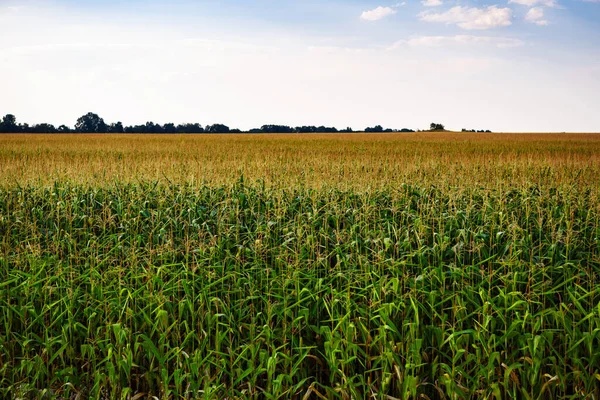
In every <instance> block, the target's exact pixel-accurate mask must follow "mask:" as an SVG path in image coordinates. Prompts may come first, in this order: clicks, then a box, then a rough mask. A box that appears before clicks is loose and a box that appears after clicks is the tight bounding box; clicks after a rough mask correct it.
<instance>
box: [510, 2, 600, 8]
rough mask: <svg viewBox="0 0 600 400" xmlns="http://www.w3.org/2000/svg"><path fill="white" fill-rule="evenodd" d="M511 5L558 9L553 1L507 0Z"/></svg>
mask: <svg viewBox="0 0 600 400" xmlns="http://www.w3.org/2000/svg"><path fill="white" fill-rule="evenodd" d="M592 1H600V0H592ZM508 2H509V3H511V4H521V5H523V6H528V7H533V6H535V5H541V6H546V7H553V8H556V7H558V4H557V3H556V1H555V0H509V1H508Z"/></svg>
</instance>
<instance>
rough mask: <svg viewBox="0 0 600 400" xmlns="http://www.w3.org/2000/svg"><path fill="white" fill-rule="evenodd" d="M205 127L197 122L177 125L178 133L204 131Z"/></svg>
mask: <svg viewBox="0 0 600 400" xmlns="http://www.w3.org/2000/svg"><path fill="white" fill-rule="evenodd" d="M202 132H204V128H203V127H202V125H200V124H198V123H196V124H180V125H177V133H202Z"/></svg>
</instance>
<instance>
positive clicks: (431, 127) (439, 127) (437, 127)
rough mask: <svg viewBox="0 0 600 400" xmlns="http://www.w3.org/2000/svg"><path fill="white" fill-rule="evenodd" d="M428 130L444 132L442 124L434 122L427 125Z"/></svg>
mask: <svg viewBox="0 0 600 400" xmlns="http://www.w3.org/2000/svg"><path fill="white" fill-rule="evenodd" d="M429 130H431V131H443V130H445V128H444V125H443V124H437V123H435V122H432V123H431V124H430V125H429Z"/></svg>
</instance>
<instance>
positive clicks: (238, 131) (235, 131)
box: [229, 128, 242, 133]
mask: <svg viewBox="0 0 600 400" xmlns="http://www.w3.org/2000/svg"><path fill="white" fill-rule="evenodd" d="M229 133H242V131H241V130H239V129H237V128H235V129H231V130H230V131H229Z"/></svg>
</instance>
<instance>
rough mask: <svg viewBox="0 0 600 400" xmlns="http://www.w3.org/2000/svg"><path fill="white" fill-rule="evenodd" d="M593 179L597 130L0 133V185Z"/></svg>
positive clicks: (597, 167)
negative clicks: (583, 131)
mask: <svg viewBox="0 0 600 400" xmlns="http://www.w3.org/2000/svg"><path fill="white" fill-rule="evenodd" d="M242 175H243V176H244V178H245V179H247V180H250V181H255V180H263V181H264V182H265V183H266V184H267V185H269V186H273V187H281V188H289V187H293V186H299V185H303V186H306V187H316V188H318V187H322V186H329V185H334V186H336V187H339V188H358V189H375V188H381V187H389V186H393V185H397V184H402V183H419V184H428V185H436V186H452V187H485V188H499V189H500V188H504V187H509V186H521V185H532V184H539V185H547V184H551V185H557V184H561V185H565V184H566V185H579V186H581V185H584V186H589V187H590V188H594V190H595V187H596V186H598V185H597V184H598V183H599V177H600V135H598V134H496V133H494V134H483V133H450V132H447V133H446V132H445V133H412V134H407V133H398V134H336V135H331V134H320V135H319V134H315V135H306V134H305V135H105V134H103V135H2V136H0V185H2V186H11V185H14V184H19V185H27V184H36V185H39V184H51V183H52V182H55V181H57V180H59V181H72V182H75V183H84V184H90V185H94V186H97V185H104V184H109V183H111V182H136V181H141V180H143V181H147V180H150V181H156V180H158V181H170V182H173V183H184V182H185V183H194V184H210V185H214V184H228V183H231V182H234V181H236V180H238V179H239V178H240V176H242Z"/></svg>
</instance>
